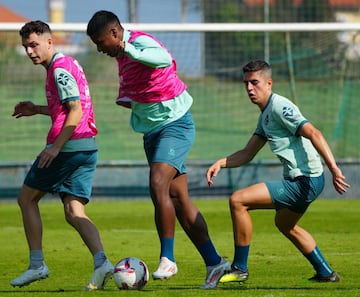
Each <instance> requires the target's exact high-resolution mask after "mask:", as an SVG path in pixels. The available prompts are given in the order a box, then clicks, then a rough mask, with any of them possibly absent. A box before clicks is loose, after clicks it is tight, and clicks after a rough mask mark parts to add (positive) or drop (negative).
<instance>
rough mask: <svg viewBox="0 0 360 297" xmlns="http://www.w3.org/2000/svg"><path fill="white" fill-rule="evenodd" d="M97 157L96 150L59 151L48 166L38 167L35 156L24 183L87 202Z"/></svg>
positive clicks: (37, 160)
mask: <svg viewBox="0 0 360 297" xmlns="http://www.w3.org/2000/svg"><path fill="white" fill-rule="evenodd" d="M97 158H98V152H97V150H95V151H85V152H71V153H62V152H60V153H59V154H58V155H57V157H56V158H55V159H54V160H53V162H52V163H51V165H50V167H48V168H38V167H37V166H38V163H39V158H37V159H36V160H35V162H34V163H33V165H32V167H31V168H30V171H29V172H28V174H27V175H26V177H25V181H24V184H25V185H27V186H28V187H31V188H34V189H38V190H40V191H43V192H47V193H52V194H56V193H58V194H59V195H60V197H61V198H63V197H64V196H65V195H66V194H70V195H74V196H76V197H79V198H84V199H86V200H87V201H86V202H88V200H89V199H90V196H91V189H92V181H93V176H94V171H95V168H96V162H97Z"/></svg>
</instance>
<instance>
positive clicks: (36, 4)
mask: <svg viewBox="0 0 360 297" xmlns="http://www.w3.org/2000/svg"><path fill="white" fill-rule="evenodd" d="M127 2H128V1H127V0H100V1H99V0H65V5H66V6H65V22H71V23H73V22H75V23H86V22H87V21H88V20H89V19H90V18H91V16H92V15H93V14H94V13H95V12H96V11H97V10H101V9H105V10H111V11H113V12H114V13H116V14H117V16H118V17H119V18H120V21H121V22H128V21H129V18H128V8H127ZM137 2H138V18H139V22H143V23H177V22H180V0H137ZM188 2H191V3H192V5H191V6H193V7H194V3H195V2H197V1H188ZM0 3H1V4H2V5H5V6H7V7H8V8H10V9H12V10H14V11H15V12H17V13H19V14H21V15H23V16H25V17H27V18H29V19H32V20H34V19H40V20H43V21H48V12H47V6H48V4H47V3H48V1H47V0H36V1H34V0H33V1H27V0H0ZM0 21H1V20H0ZM186 21H188V22H199V21H200V19H199V13H198V11H196V10H194V9H189V11H188V14H187V19H186Z"/></svg>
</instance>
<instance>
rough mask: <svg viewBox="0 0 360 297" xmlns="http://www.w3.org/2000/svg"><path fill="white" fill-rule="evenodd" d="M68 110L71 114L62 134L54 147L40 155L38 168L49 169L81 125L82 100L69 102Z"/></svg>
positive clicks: (48, 148) (46, 149)
mask: <svg viewBox="0 0 360 297" xmlns="http://www.w3.org/2000/svg"><path fill="white" fill-rule="evenodd" d="M66 106H67V108H68V109H69V114H68V116H67V118H66V120H65V123H64V126H63V128H62V130H61V133H60V134H59V136H58V137H57V138H56V140H55V142H54V143H53V145H52V146H50V147H47V148H45V149H44V150H43V151H42V152H41V153H40V155H39V157H40V160H39V164H38V167H39V168H43V167H49V166H50V164H51V163H52V161H53V160H54V159H55V158H56V156H57V155H58V154H59V152H60V150H61V148H62V147H63V145H64V144H65V142H66V141H68V140H69V139H70V137H71V135H72V134H73V132H74V130H75V128H76V126H77V125H78V124H79V122H80V119H81V117H82V114H83V113H82V108H81V103H80V100H73V101H68V102H67V103H66Z"/></svg>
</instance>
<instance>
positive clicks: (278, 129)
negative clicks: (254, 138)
mask: <svg viewBox="0 0 360 297" xmlns="http://www.w3.org/2000/svg"><path fill="white" fill-rule="evenodd" d="M306 122H308V120H307V119H306V118H305V117H304V116H303V115H302V114H301V112H300V110H299V108H298V107H297V106H296V105H295V104H294V103H292V102H291V101H290V100H289V99H287V98H285V97H282V96H280V95H277V94H274V93H272V94H271V95H270V98H269V100H268V103H267V105H266V107H265V108H264V110H263V111H262V113H261V114H260V116H259V121H258V124H257V127H256V130H255V132H254V134H256V135H259V136H261V137H263V138H265V139H266V140H267V141H268V143H269V145H270V149H271V151H272V152H273V153H274V154H275V155H276V156H277V157H278V158H279V159H280V161H281V163H282V164H283V175H284V177H285V178H291V179H293V178H295V177H297V176H301V175H303V176H308V177H312V176H313V177H316V176H320V175H321V174H322V172H323V166H322V163H321V159H320V156H319V154H318V152H317V151H316V149H315V148H314V146H313V145H312V143H311V141H310V140H309V139H307V138H305V137H302V136H300V135H299V134H298V132H299V129H300V128H301V127H302V125H304V124H305V123H306Z"/></svg>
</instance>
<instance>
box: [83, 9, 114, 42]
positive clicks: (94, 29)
mask: <svg viewBox="0 0 360 297" xmlns="http://www.w3.org/2000/svg"><path fill="white" fill-rule="evenodd" d="M113 24H116V25H119V26H120V27H121V24H120V20H119V18H118V17H117V16H116V14H114V13H113V12H111V11H107V10H99V11H97V12H96V13H95V14H94V15H93V16H92V18H91V19H90V21H89V23H88V25H87V29H86V34H87V35H88V36H94V37H97V36H98V35H100V34H101V33H102V32H103V31H104V30H105V29H106V28H107V27H108V26H109V25H113Z"/></svg>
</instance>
